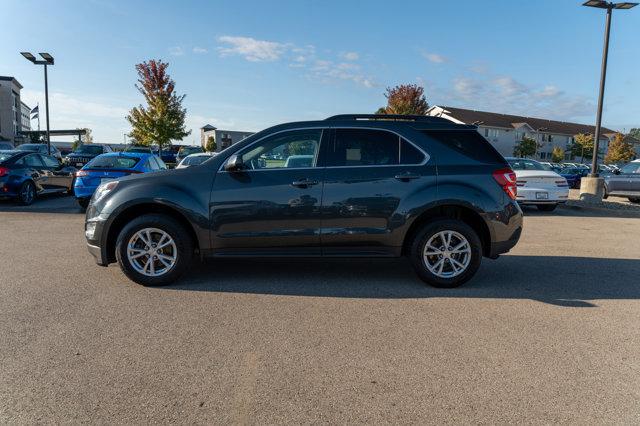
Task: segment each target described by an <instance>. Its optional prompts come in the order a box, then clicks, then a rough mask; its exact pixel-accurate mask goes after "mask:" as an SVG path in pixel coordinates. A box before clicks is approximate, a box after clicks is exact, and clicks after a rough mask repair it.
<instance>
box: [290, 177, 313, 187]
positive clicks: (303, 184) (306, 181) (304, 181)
mask: <svg viewBox="0 0 640 426" xmlns="http://www.w3.org/2000/svg"><path fill="white" fill-rule="evenodd" d="M318 183H319V182H318V181H317V180H309V179H300V180H294V181H293V182H291V186H295V187H297V188H308V187H310V186H313V185H317V184H318Z"/></svg>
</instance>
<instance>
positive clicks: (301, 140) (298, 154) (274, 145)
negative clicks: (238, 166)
mask: <svg viewBox="0 0 640 426" xmlns="http://www.w3.org/2000/svg"><path fill="white" fill-rule="evenodd" d="M321 137H322V130H321V129H308V130H293V131H290V132H284V133H279V134H277V135H274V136H271V137H267V138H265V139H263V140H262V141H260V142H258V143H256V144H255V145H252V146H251V147H250V148H249V151H246V152H244V153H243V154H241V155H242V162H243V163H244V164H245V167H246V168H247V169H249V170H258V169H280V168H306V167H315V165H316V160H317V158H318V148H319V147H320V139H321Z"/></svg>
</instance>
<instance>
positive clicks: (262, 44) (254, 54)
mask: <svg viewBox="0 0 640 426" xmlns="http://www.w3.org/2000/svg"><path fill="white" fill-rule="evenodd" d="M218 41H219V42H220V43H223V44H225V45H226V46H224V47H222V46H221V47H218V51H219V52H220V54H221V55H222V56H228V55H239V56H242V57H243V58H244V59H246V60H247V61H250V62H270V61H276V60H278V59H280V57H281V56H282V54H283V53H284V52H285V51H286V50H287V45H285V44H282V43H277V42H274V41H266V40H256V39H254V38H251V37H233V36H222V37H218Z"/></svg>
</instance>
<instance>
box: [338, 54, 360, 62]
mask: <svg viewBox="0 0 640 426" xmlns="http://www.w3.org/2000/svg"><path fill="white" fill-rule="evenodd" d="M340 56H342V58H343V59H344V60H346V61H357V60H358V59H360V55H358V53H357V52H344V53H343V54H342V55H340Z"/></svg>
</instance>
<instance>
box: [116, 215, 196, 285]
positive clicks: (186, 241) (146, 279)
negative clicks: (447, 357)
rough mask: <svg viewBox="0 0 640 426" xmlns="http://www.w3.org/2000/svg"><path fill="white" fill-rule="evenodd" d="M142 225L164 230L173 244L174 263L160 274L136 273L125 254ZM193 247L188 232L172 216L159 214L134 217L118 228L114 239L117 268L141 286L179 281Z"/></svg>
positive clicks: (189, 261)
mask: <svg viewBox="0 0 640 426" xmlns="http://www.w3.org/2000/svg"><path fill="white" fill-rule="evenodd" d="M144 228H157V229H159V230H161V231H163V232H166V233H167V234H169V236H170V237H171V238H172V239H173V241H174V243H175V245H176V249H177V250H176V251H177V253H176V261H175V264H174V265H173V266H172V267H171V269H169V270H168V271H167V272H166V273H164V274H162V275H158V276H149V275H145V274H143V273H141V272H138V271H137V270H136V269H135V267H134V266H133V265H132V264H131V262H130V260H129V258H128V257H127V246H128V242H129V240H130V239H131V237H132V236H133V235H134V234H135V233H136V232H138V231H140V230H142V229H144ZM193 250H194V246H193V241H192V238H191V236H190V234H189V232H188V231H187V230H186V229H184V227H183V226H182V225H181V224H179V223H178V222H176V221H175V219H172V218H171V217H168V216H165V215H161V214H148V215H144V216H140V217H137V218H135V219H134V220H132V221H131V222H129V223H128V224H127V225H126V226H125V227H124V228H123V229H122V231H120V234H119V235H118V239H117V240H116V259H117V260H118V264H119V265H120V269H122V272H124V274H125V275H126V276H127V277H129V279H131V280H132V281H135V282H136V283H138V284H141V285H144V286H162V285H168V284H171V283H173V282H175V281H176V280H178V278H180V276H181V275H182V274H184V272H185V271H186V270H187V268H188V267H189V266H190V265H191V260H192V258H193Z"/></svg>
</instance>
